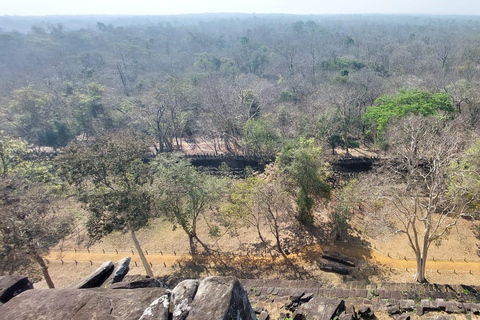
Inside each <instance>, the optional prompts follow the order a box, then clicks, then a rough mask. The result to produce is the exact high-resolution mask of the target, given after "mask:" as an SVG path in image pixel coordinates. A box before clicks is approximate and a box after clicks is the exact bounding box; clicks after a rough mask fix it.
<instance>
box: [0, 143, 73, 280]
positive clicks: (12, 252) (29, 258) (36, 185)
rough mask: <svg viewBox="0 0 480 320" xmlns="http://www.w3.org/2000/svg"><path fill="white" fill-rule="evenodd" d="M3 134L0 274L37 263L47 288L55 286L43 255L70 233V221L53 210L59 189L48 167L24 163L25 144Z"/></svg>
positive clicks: (1, 147)
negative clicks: (21, 155)
mask: <svg viewBox="0 0 480 320" xmlns="http://www.w3.org/2000/svg"><path fill="white" fill-rule="evenodd" d="M14 141H16V139H13V138H10V137H6V136H5V135H2V136H1V137H0V152H1V153H0V155H1V157H2V159H7V161H4V162H3V172H2V173H3V174H2V175H1V176H0V271H4V272H8V273H13V272H25V270H26V269H28V267H29V266H31V265H32V264H33V263H35V264H38V265H39V266H40V268H41V270H42V273H43V276H44V278H45V280H46V282H47V285H48V287H49V288H53V287H54V284H53V281H52V279H51V277H50V274H49V272H48V266H47V264H46V263H45V261H44V259H43V258H42V256H43V255H44V254H46V253H48V250H49V249H50V248H51V247H53V246H54V245H56V244H57V243H58V242H59V241H60V240H61V239H62V238H63V237H65V236H66V235H67V234H68V233H69V232H70V230H71V226H72V219H71V218H70V217H68V216H66V215H62V214H61V213H60V212H59V211H57V210H55V207H56V200H57V199H58V198H59V195H60V194H59V186H58V184H57V183H56V181H55V178H54V176H53V175H52V174H51V171H52V170H51V168H50V167H49V166H48V165H46V164H44V163H42V162H39V161H33V160H32V161H23V160H22V159H21V158H18V155H19V154H26V153H27V149H26V147H25V146H26V145H25V144H24V143H21V142H19V141H17V143H13V142H14Z"/></svg>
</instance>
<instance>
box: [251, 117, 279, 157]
mask: <svg viewBox="0 0 480 320" xmlns="http://www.w3.org/2000/svg"><path fill="white" fill-rule="evenodd" d="M244 136H245V144H246V147H247V153H248V154H252V155H255V156H259V157H261V158H262V159H265V160H270V159H273V158H274V157H275V154H276V153H277V151H278V147H279V145H280V137H279V135H278V134H277V132H276V130H275V129H274V128H273V126H272V124H271V122H270V121H269V120H268V119H267V118H264V117H262V118H259V119H250V120H249V121H247V123H245V127H244Z"/></svg>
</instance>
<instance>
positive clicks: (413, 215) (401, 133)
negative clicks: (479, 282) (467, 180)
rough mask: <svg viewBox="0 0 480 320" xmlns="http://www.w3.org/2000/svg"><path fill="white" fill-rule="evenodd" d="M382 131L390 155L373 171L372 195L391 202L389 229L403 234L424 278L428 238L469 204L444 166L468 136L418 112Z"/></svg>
mask: <svg viewBox="0 0 480 320" xmlns="http://www.w3.org/2000/svg"><path fill="white" fill-rule="evenodd" d="M457 126H458V124H457ZM386 136H387V137H388V142H389V144H390V147H391V155H392V160H391V161H390V162H389V163H388V168H387V167H384V168H383V170H380V172H379V173H377V175H378V176H377V182H379V181H381V182H380V185H379V186H377V189H376V195H375V196H376V197H377V199H378V198H380V199H383V200H386V202H387V203H389V204H390V205H391V206H392V207H393V210H392V211H391V213H390V214H387V215H386V216H385V221H389V222H390V223H391V225H392V226H393V228H394V229H393V232H394V234H405V235H406V236H407V239H408V245H409V246H410V248H411V249H412V250H413V252H414V253H415V259H416V262H417V270H416V274H415V279H416V281H418V282H426V278H425V267H426V263H427V257H428V250H429V248H430V246H431V244H432V243H439V241H440V240H441V239H442V237H444V236H445V235H446V234H447V233H448V231H449V230H450V229H451V228H452V227H453V226H454V225H455V224H456V223H457V220H458V218H459V216H460V214H461V213H462V212H464V211H465V210H466V208H467V207H468V204H469V201H459V198H460V194H462V186H461V185H458V184H457V183H455V181H456V180H454V179H450V177H451V172H449V169H450V165H451V163H452V162H453V161H456V159H458V157H459V155H460V154H461V152H462V151H463V150H464V148H465V145H466V143H467V141H468V139H467V137H465V135H463V134H462V133H461V131H460V130H458V129H456V128H455V125H453V124H445V123H444V122H443V121H441V120H439V119H437V118H433V117H418V116H410V117H406V118H404V119H401V120H399V121H398V122H397V123H396V124H395V125H393V126H391V128H390V130H389V131H388V133H387V135H386Z"/></svg>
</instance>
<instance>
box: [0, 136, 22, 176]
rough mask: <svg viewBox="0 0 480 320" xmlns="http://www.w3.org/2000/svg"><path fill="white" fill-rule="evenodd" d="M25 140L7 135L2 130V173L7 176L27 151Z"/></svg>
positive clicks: (0, 157)
mask: <svg viewBox="0 0 480 320" xmlns="http://www.w3.org/2000/svg"><path fill="white" fill-rule="evenodd" d="M26 147H27V146H26V144H25V142H23V141H22V140H20V139H16V138H14V137H11V136H8V135H6V134H5V133H4V132H3V131H0V175H1V176H6V175H7V174H8V173H9V171H11V170H12V169H14V168H16V167H17V166H18V165H19V164H20V163H21V162H23V160H22V158H23V156H24V155H25V154H26V153H27V148H26Z"/></svg>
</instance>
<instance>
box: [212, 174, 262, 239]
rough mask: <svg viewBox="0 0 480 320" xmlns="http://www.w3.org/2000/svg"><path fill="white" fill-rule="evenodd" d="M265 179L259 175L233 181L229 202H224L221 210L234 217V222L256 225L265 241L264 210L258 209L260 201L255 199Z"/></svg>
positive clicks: (248, 225) (247, 225)
mask: <svg viewBox="0 0 480 320" xmlns="http://www.w3.org/2000/svg"><path fill="white" fill-rule="evenodd" d="M262 184H264V181H263V180H261V179H260V178H258V177H248V178H246V179H245V180H242V181H239V182H237V183H233V184H232V186H231V188H230V192H229V197H228V202H226V203H224V204H223V205H222V207H221V211H222V213H223V214H225V215H226V216H227V217H229V218H233V221H234V223H233V224H236V222H237V221H240V225H242V226H246V227H247V228H248V227H254V228H255V229H256V230H257V234H258V238H259V239H260V241H262V243H265V238H264V236H263V235H262V231H261V226H262V212H261V211H260V210H257V209H258V203H256V201H255V193H256V192H257V190H258V188H259V186H260V185H262Z"/></svg>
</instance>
